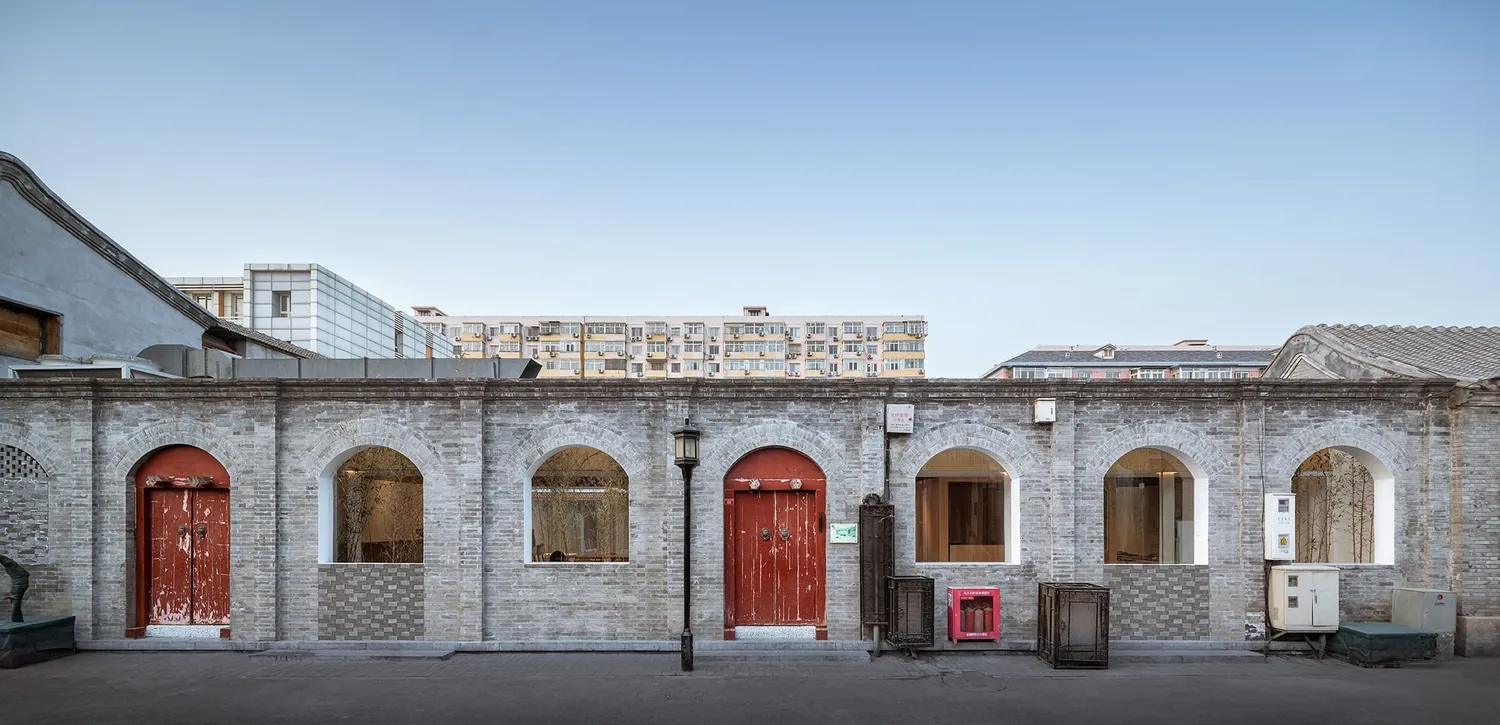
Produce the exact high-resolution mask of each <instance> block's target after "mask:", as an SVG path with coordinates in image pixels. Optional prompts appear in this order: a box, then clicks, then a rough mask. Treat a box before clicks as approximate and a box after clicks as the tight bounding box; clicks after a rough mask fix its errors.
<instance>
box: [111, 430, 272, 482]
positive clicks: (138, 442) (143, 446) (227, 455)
mask: <svg viewBox="0 0 1500 725" xmlns="http://www.w3.org/2000/svg"><path fill="white" fill-rule="evenodd" d="M167 446H192V447H194V448H199V449H202V450H203V451H205V452H206V453H208V454H209V455H210V456H213V457H214V458H215V459H216V460H218V462H219V463H220V464H222V465H223V466H224V470H226V471H228V472H229V480H230V481H231V482H233V481H235V480H236V479H239V478H240V477H241V476H242V475H244V474H245V473H246V471H247V469H248V465H247V463H246V461H245V460H244V456H243V455H242V454H241V453H240V452H239V449H238V448H236V447H235V446H234V445H232V444H231V443H230V442H229V436H228V435H227V434H225V433H223V432H222V431H220V430H218V429H217V428H214V427H213V426H210V425H208V424H206V423H201V422H199V421H196V420H192V419H187V418H178V419H175V420H167V421H162V422H160V423H155V424H152V425H149V426H146V427H145V428H142V429H140V430H137V431H136V432H134V433H131V434H130V435H129V436H126V437H125V439H124V440H122V441H120V444H119V446H118V447H117V448H118V450H119V453H118V454H116V456H115V460H114V462H113V463H112V464H111V465H110V467H109V468H108V469H106V471H105V475H106V478H105V480H108V481H120V482H126V483H129V482H131V481H132V475H131V474H132V473H133V472H134V471H135V469H136V468H137V467H138V466H140V464H141V462H142V461H144V460H145V459H146V457H147V456H148V455H150V454H151V453H152V452H153V451H156V450H157V449H160V448H165V447H167Z"/></svg>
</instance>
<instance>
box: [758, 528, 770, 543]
mask: <svg viewBox="0 0 1500 725" xmlns="http://www.w3.org/2000/svg"><path fill="white" fill-rule="evenodd" d="M760 540H761V541H770V540H771V530H770V529H761V530H760Z"/></svg>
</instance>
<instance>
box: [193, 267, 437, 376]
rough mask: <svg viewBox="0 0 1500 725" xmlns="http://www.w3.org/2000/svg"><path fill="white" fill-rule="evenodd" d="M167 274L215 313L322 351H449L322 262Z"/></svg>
mask: <svg viewBox="0 0 1500 725" xmlns="http://www.w3.org/2000/svg"><path fill="white" fill-rule="evenodd" d="M167 281H168V282H171V283H172V284H173V285H174V286H176V287H177V288H178V289H180V290H182V291H183V292H184V293H186V294H187V295H188V296H189V297H191V298H192V299H193V301H195V302H197V303H198V304H199V305H200V306H202V307H203V308H204V309H206V310H208V311H209V312H212V313H213V314H215V315H218V316H219V317H222V318H224V319H226V320H229V321H231V322H236V323H239V324H241V325H243V326H245V327H248V328H250V329H252V330H255V331H257V332H262V333H265V334H267V335H270V336H272V337H275V338H277V339H280V340H286V341H288V342H291V343H293V344H296V345H299V346H301V347H305V348H307V349H309V350H312V351H314V352H316V353H318V354H320V355H323V356H325V357H331V358H420V357H437V358H448V357H453V344H452V342H451V341H449V340H446V339H443V338H442V337H441V336H435V335H433V334H432V333H430V332H429V331H428V329H427V328H426V327H424V326H422V325H421V324H420V323H418V322H417V320H416V319H414V318H413V317H412V316H410V315H408V314H406V313H404V312H401V311H400V310H398V309H396V308H395V307H392V306H391V305H390V304H389V303H387V302H386V301H385V300H382V299H380V298H379V297H376V296H375V295H373V294H370V293H369V292H366V291H365V290H363V289H361V288H360V287H359V286H358V285H355V284H352V283H351V282H349V281H348V280H346V279H344V278H343V277H340V276H338V275H337V274H334V273H333V272H332V271H330V270H329V269H328V268H327V267H323V266H320V265H316V264H247V265H245V271H244V274H243V275H242V276H240V277H174V278H170V279H168V280H167Z"/></svg>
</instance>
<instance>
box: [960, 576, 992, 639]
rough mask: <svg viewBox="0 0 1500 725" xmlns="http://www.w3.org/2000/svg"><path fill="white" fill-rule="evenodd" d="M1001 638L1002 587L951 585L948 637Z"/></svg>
mask: <svg viewBox="0 0 1500 725" xmlns="http://www.w3.org/2000/svg"><path fill="white" fill-rule="evenodd" d="M974 639H987V640H997V639H1000V590H999V589H998V588H996V587H948V641H950V642H960V641H964V640H974Z"/></svg>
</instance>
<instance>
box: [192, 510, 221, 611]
mask: <svg viewBox="0 0 1500 725" xmlns="http://www.w3.org/2000/svg"><path fill="white" fill-rule="evenodd" d="M192 493H193V624H228V623H229V492H228V491H225V490H215V489H204V490H200V491H193V492H192Z"/></svg>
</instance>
